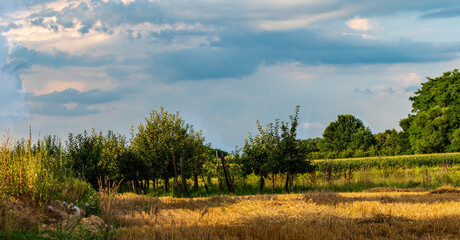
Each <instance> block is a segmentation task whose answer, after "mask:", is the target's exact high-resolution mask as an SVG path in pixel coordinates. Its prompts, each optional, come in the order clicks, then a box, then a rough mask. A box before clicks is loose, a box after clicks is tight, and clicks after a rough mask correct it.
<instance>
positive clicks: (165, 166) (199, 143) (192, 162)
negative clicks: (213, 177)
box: [131, 107, 208, 193]
mask: <svg viewBox="0 0 460 240" xmlns="http://www.w3.org/2000/svg"><path fill="white" fill-rule="evenodd" d="M132 135H133V137H132V140H131V147H132V149H133V151H134V152H135V153H136V155H137V156H138V158H140V159H143V160H144V161H145V162H146V163H147V166H148V167H149V175H150V178H151V179H163V180H164V186H165V190H168V189H169V179H170V178H174V186H175V188H178V185H179V182H178V177H179V175H181V180H182V189H183V190H185V193H186V189H184V187H186V186H184V183H185V178H187V177H190V176H191V175H193V177H194V180H195V185H197V184H198V174H199V173H200V171H201V169H202V165H203V164H202V162H203V161H204V160H205V159H207V157H206V153H207V151H208V150H207V148H206V147H204V146H203V145H204V137H203V136H202V134H201V132H195V131H193V129H192V126H191V125H189V124H186V123H185V121H184V119H182V117H180V115H179V113H178V112H176V113H175V114H172V113H169V112H167V111H165V110H164V109H163V107H162V108H161V109H160V111H156V110H153V111H152V112H151V113H150V115H149V116H148V117H146V118H145V123H144V124H142V123H141V124H140V125H139V127H138V132H137V133H134V129H133V133H132ZM181 170H182V171H181Z"/></svg>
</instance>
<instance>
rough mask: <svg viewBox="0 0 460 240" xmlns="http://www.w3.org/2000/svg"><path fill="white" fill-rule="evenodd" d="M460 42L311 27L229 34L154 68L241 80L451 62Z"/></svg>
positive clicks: (157, 58) (171, 55)
mask: <svg viewBox="0 0 460 240" xmlns="http://www.w3.org/2000/svg"><path fill="white" fill-rule="evenodd" d="M459 51H460V43H430V42H416V41H411V40H401V41H381V40H366V39H359V38H357V37H349V36H344V37H342V36H340V37H337V38H330V37H324V36H321V35H320V34H317V33H316V34H315V33H312V32H309V31H306V30H295V31H290V32H282V33H281V32H260V33H246V34H231V33H226V34H225V35H222V36H221V39H220V41H219V42H215V43H213V44H212V45H211V46H210V47H203V48H194V49H183V50H178V51H168V52H164V53H162V54H157V55H152V56H151V57H152V63H151V66H149V69H150V70H151V71H153V72H155V73H159V72H160V73H163V74H164V75H165V76H168V77H169V78H170V79H172V80H199V79H212V78H239V77H243V76H247V75H250V74H252V73H254V72H255V71H256V70H257V68H258V66H260V65H261V64H264V65H272V64H276V63H280V62H294V61H295V62H300V63H303V64H309V65H316V64H360V63H366V64H381V63H423V62H440V61H449V60H453V59H455V58H457V57H458V54H457V53H458V52H459Z"/></svg>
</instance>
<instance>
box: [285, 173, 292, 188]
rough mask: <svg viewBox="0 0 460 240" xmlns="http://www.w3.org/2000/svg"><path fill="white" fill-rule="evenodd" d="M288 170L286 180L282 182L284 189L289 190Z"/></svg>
mask: <svg viewBox="0 0 460 240" xmlns="http://www.w3.org/2000/svg"><path fill="white" fill-rule="evenodd" d="M290 176H291V175H290V174H289V172H287V173H286V182H285V183H284V191H286V192H289V189H288V185H289V178H290Z"/></svg>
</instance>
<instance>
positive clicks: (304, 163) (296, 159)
mask: <svg viewBox="0 0 460 240" xmlns="http://www.w3.org/2000/svg"><path fill="white" fill-rule="evenodd" d="M299 109H300V106H296V109H295V114H294V115H291V116H289V118H290V122H289V123H288V122H282V123H281V141H280V142H279V147H278V148H279V155H280V156H281V164H280V165H281V169H282V170H283V172H285V173H286V182H285V191H287V192H292V191H293V190H294V177H295V176H296V175H297V174H299V173H306V172H309V171H311V170H313V167H312V166H311V164H310V162H309V161H308V160H307V159H306V155H305V154H304V153H303V152H302V149H301V147H300V144H299V141H298V140H297V127H298V125H299Z"/></svg>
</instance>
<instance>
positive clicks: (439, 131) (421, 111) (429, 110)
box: [302, 69, 460, 159]
mask: <svg viewBox="0 0 460 240" xmlns="http://www.w3.org/2000/svg"><path fill="white" fill-rule="evenodd" d="M409 100H410V101H411V102H412V113H411V114H409V115H408V117H407V118H404V119H401V121H400V122H399V125H400V127H401V129H402V131H396V130H395V129H391V130H390V129H388V130H386V131H384V132H382V133H378V134H373V133H372V132H371V130H370V129H369V127H366V126H364V124H363V122H362V121H361V120H360V119H358V118H356V117H354V116H352V115H339V116H338V118H337V120H336V121H334V122H331V123H330V124H329V126H328V127H327V128H326V129H325V131H324V133H323V137H322V138H315V139H305V140H302V146H303V147H304V148H305V149H306V151H307V152H308V156H309V158H312V159H334V158H348V157H373V156H394V155H407V154H414V153H416V154H425V153H444V152H458V151H460V73H459V71H458V70H457V69H455V70H453V71H450V72H445V73H444V74H443V75H442V76H440V77H437V78H428V81H427V82H425V83H422V88H421V89H419V90H417V91H416V92H415V96H413V97H410V98H409Z"/></svg>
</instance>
